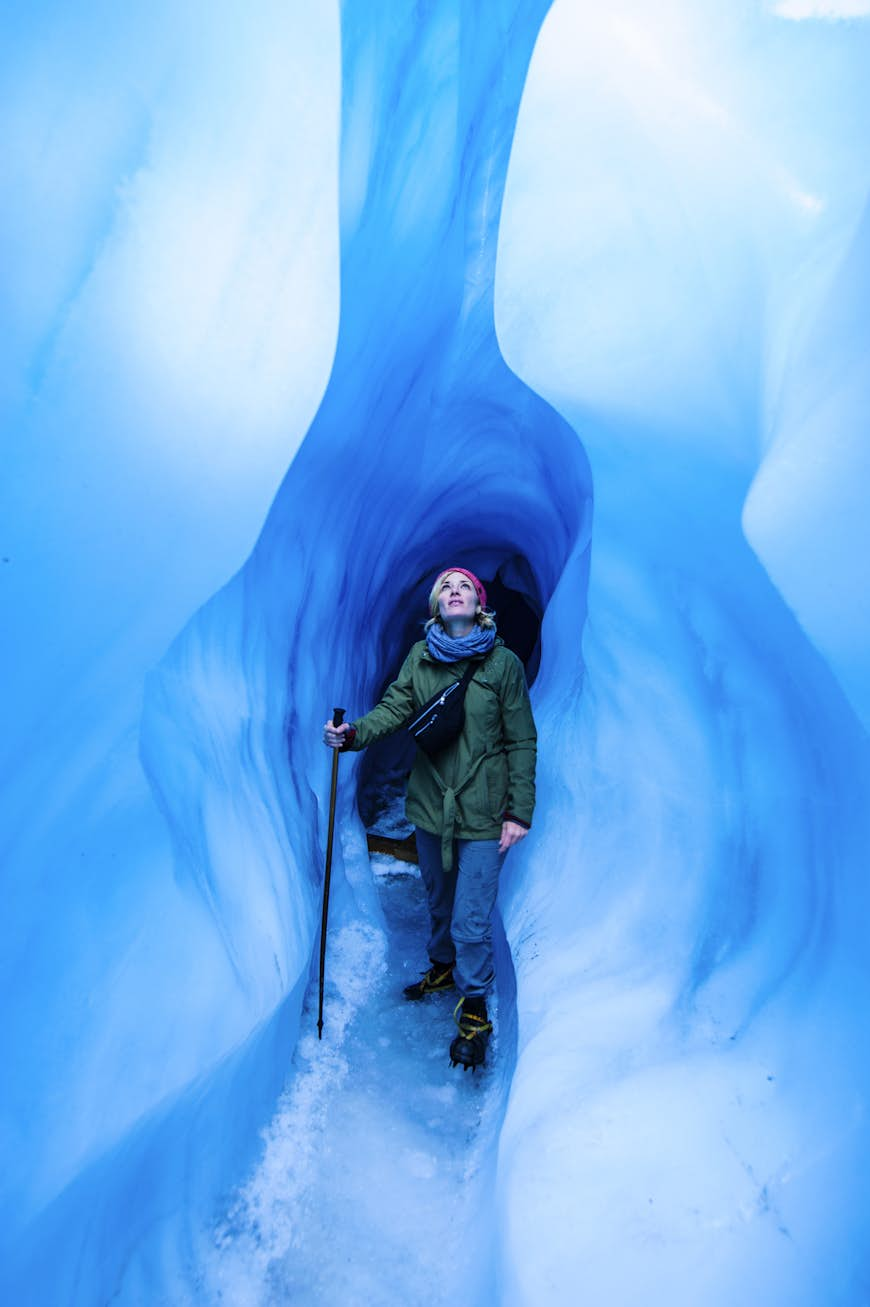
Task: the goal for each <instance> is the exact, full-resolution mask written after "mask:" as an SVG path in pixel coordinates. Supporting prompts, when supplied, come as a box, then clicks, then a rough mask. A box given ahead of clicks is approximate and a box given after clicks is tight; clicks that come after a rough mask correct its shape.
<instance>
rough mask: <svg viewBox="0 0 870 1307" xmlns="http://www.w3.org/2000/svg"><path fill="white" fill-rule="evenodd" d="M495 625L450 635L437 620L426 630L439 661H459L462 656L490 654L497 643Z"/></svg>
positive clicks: (429, 644)
mask: <svg viewBox="0 0 870 1307" xmlns="http://www.w3.org/2000/svg"><path fill="white" fill-rule="evenodd" d="M495 634H496V632H495V627H494V626H475V628H474V630H473V631H469V633H468V635H448V634H447V632H446V631H445V630H444V628H443V627H442V626H439V625H438V623H437V622H436V623H435V625H434V626H430V627H429V630H428V631H427V632H426V644H427V645H428V646H429V652H430V654H431V655H432V657H433V658H437V659H438V661H439V663H458V662H459V661H460V660H461V659H462V658H473V657H475V656H477V655H480V654H488V653H489V651H490V649H491V648H492V646H493V645H494V644H495Z"/></svg>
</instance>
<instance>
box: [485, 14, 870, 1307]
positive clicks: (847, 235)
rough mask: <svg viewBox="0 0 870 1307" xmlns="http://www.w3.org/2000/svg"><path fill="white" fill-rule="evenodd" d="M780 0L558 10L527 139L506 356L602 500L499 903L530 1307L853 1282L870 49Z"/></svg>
mask: <svg viewBox="0 0 870 1307" xmlns="http://www.w3.org/2000/svg"><path fill="white" fill-rule="evenodd" d="M797 8H798V7H797V6H785V5H781V6H777V7H773V6H771V7H769V8H768V9H766V10H765V9H762V8H761V7H755V6H738V7H734V6H723V5H718V4H708V3H704V4H701V5H692V6H688V5H683V4H666V3H665V4H659V5H656V6H654V7H650V6H647V5H642V4H634V3H618V4H616V5H613V6H608V7H607V10H606V11H601V10H595V9H592V8H590V7H588V6H583V5H570V4H567V3H564V2H563V3H559V4H556V5H555V6H554V8H553V10H552V12H551V14H550V15H549V17H548V19H547V21H546V23H545V25H544V29H543V32H542V35H541V38H540V41H539V43H538V47H537V49H536V52H535V56H534V58H533V61H532V65H531V69H530V74H529V81H528V84H527V88H526V92H525V96H524V101H523V107H522V110H521V114H520V119H519V125H518V131H517V136H516V141H515V146H514V153H513V156H512V160H511V168H510V173H509V177H508V183H507V189H506V197H505V212H504V218H503V224H502V231H501V237H500V252H499V264H498V271H497V279H496V286H497V296H496V308H497V324H498V330H499V340H500V343H501V346H502V348H503V351H504V354H505V357H506V359H507V360H508V362H509V363H510V364H511V365H512V366H513V367H514V368H515V369H516V370H517V371H518V373H519V374H520V375H522V376H523V377H524V378H525V379H526V380H527V381H529V382H530V383H531V384H532V385H533V386H534V387H535V389H537V390H539V391H540V393H542V394H543V395H544V396H545V397H547V398H549V399H550V400H551V401H552V402H553V403H554V404H555V405H556V406H557V407H558V408H559V409H560V411H561V412H563V413H564V414H565V416H566V417H567V418H568V419H569V420H570V421H572V422H573V423H574V425H575V426H576V428H577V430H578V432H579V433H580V434H581V435H582V438H583V441H584V445H585V447H586V449H587V452H588V453H589V456H590V461H591V465H592V471H593V479H594V485H595V505H596V508H595V532H594V542H593V561H592V569H591V574H590V588H589V620H588V623H587V628H586V633H585V636H584V645H583V648H584V661H585V664H586V682H585V687H584V691H583V695H582V698H579V699H578V698H574V697H573V696H570V695H569V696H566V694H565V689H566V678H567V675H568V674H567V663H568V659H567V652H566V650H565V647H564V643H563V639H562V637H561V629H562V627H563V623H564V622H565V620H566V613H567V607H568V605H567V603H563V601H562V593H561V589H560V590H557V592H556V594H555V596H554V598H553V600H552V601H551V604H550V608H549V610H548V613H547V618H546V621H545V626H544V648H545V656H544V663H543V667H542V680H541V683H540V684H539V685H538V686H536V696H537V697H536V700H535V703H536V712H537V713H538V716H539V719H540V720H542V722H543V724H544V725H543V746H542V759H543V762H542V766H543V769H544V776H545V779H544V788H545V791H546V793H547V795H548V800H547V804H546V806H545V809H544V811H543V812H542V814H541V818H540V819H539V821H538V823H537V837H536V842H535V845H534V846H533V847H532V848H528V849H524V850H523V854H522V856H523V858H524V859H525V864H526V865H525V867H524V874H523V875H522V876H521V877H519V878H517V880H516V881H515V882H514V884H513V885H512V886H511V889H510V891H509V895H508V897H507V898H506V901H505V909H506V925H507V928H508V935H509V938H510V940H511V942H512V944H513V945H514V952H515V961H516V966H517V993H518V1028H519V1038H520V1053H519V1061H518V1067H517V1071H516V1074H515V1077H514V1083H513V1092H512V1101H511V1106H510V1108H509V1112H508V1117H507V1121H506V1124H505V1128H504V1131H503V1135H502V1146H501V1173H500V1174H501V1181H502V1186H503V1188H502V1201H503V1203H504V1208H503V1211H504V1219H505V1261H504V1265H505V1283H506V1285H507V1286H508V1287H507V1289H506V1294H505V1301H507V1302H510V1303H512V1304H513V1303H532V1302H536V1301H542V1300H543V1297H544V1294H545V1292H546V1293H549V1294H550V1295H551V1300H553V1301H574V1300H576V1294H577V1292H578V1291H577V1286H578V1285H581V1286H582V1295H583V1297H584V1298H585V1300H586V1301H589V1302H608V1303H620V1304H622V1303H630V1302H638V1301H653V1302H661V1303H665V1302H666V1303H668V1304H676V1303H680V1304H683V1303H685V1304H687V1307H688V1304H695V1303H699V1302H700V1303H704V1304H720V1303H721V1304H723V1305H724V1304H730V1303H733V1302H736V1301H740V1300H742V1299H744V1298H747V1297H748V1298H749V1299H750V1300H756V1299H758V1300H761V1299H762V1298H763V1299H764V1300H765V1301H774V1302H777V1303H782V1304H785V1303H789V1304H793V1303H801V1304H803V1303H805V1304H807V1307H809V1305H810V1304H816V1303H825V1304H833V1303H838V1304H839V1303H842V1304H847V1303H854V1302H857V1301H861V1299H862V1297H864V1296H865V1295H866V1284H867V1275H868V1267H867V1261H866V1236H867V1225H866V1217H865V1213H866V1208H867V1190H866V1180H865V1175H866V1157H867V1143H868V1140H867V1131H866V1125H865V1120H866V1095H867V1085H868V1066H867V1058H866V1053H865V1047H864V1045H865V1041H864V1039H863V1036H862V1033H861V1032H862V1027H863V1021H864V1012H865V1011H866V1002H867V968H866V964H865V963H864V961H863V954H864V949H865V942H864V924H863V923H864V922H865V921H866V912H867V897H866V884H865V882H866V877H865V873H864V867H865V862H866V855H865V852H864V850H865V848H866V843H867V834H868V831H867V816H866V814H867V796H868V754H867V743H866V734H865V732H864V731H863V730H862V729H861V726H860V725H859V721H858V716H861V717H863V721H864V725H865V727H866V698H865V693H866V676H867V671H868V666H870V664H868V644H867V632H866V625H865V624H866V613H867V605H866V596H867V593H868V586H867V580H868V572H867V557H868V552H867V545H868V541H867V536H866V532H867V523H866V514H864V513H863V510H862V509H861V508H860V506H859V501H860V499H861V493H862V492H861V490H860V487H862V486H863V484H864V477H863V475H862V474H863V469H864V468H865V466H866V459H867V448H868V447H867V440H866V413H867V377H868V375H870V373H868V355H867V326H868V313H867V309H866V307H865V301H866V277H867V268H866V261H865V260H866V218H865V216H864V215H865V213H866V203H867V194H868V181H870V158H868V152H867V146H866V142H867V139H868V134H867V114H868V109H870V102H868V97H867V91H866V69H867V65H868V36H870V33H868V30H867V28H866V26H863V25H861V24H856V23H837V22H830V21H823V20H821V19H820V18H818V16H815V17H814V16H812V7H807V6H804V7H803V9H804V12H805V13H809V15H810V16H809V17H807V18H806V19H805V21H793V20H792V18H790V17H786V16H785V11H786V10H789V12H790V13H791V12H792V11H794V10H796V9H797ZM818 8H819V9H822V8H824V9H826V10H828V11H829V13H830V12H831V11H832V10H833V8H834V7H832V6H819V7H818ZM779 11H782V12H781V13H780V12H779ZM556 122H558V124H559V130H558V133H556V132H554V129H553V128H554V123H556ZM744 529H745V531H746V535H747V536H748V543H747V538H745V537H744ZM749 546H752V548H750V547H749ZM753 549H754V550H755V551H757V553H753ZM760 564H763V567H762V566H761V565H760ZM771 580H772V581H773V582H774V583H775V585H772V584H771ZM775 586H776V587H778V588H779V591H780V593H778V592H777V589H776V588H775ZM783 600H785V602H783ZM789 609H791V610H792V611H791V612H790V611H789ZM795 618H796V619H797V620H795ZM808 637H809V638H808ZM813 646H814V647H815V649H814V647H813ZM819 653H821V654H822V655H824V660H823V658H822V657H819ZM846 696H848V698H847V697H846ZM566 697H567V700H568V702H567V703H566ZM566 831H568V832H571V833H572V835H573V838H568V839H567V840H566V839H565V837H564V833H565V832H566ZM539 856H540V857H541V858H542V859H543V860H544V862H545V865H546V866H547V871H546V872H543V871H541V872H536V870H535V866H534V863H535V860H536V859H537V857H539Z"/></svg>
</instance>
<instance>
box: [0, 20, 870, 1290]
mask: <svg viewBox="0 0 870 1307" xmlns="http://www.w3.org/2000/svg"><path fill="white" fill-rule="evenodd" d="M850 8H851V10H852V12H851V13H847V12H846V11H845V10H843V11H842V12H840V13H839V14H838V12H837V6H836V5H835V4H833V3H832V4H830V5H822V4H821V3H819V4H811V3H809V2H807V3H805V4H799V3H791V2H790V0H782V2H781V3H778V4H774V3H769V4H762V3H759V4H757V5H741V6H736V7H735V6H730V5H729V6H726V5H724V4H723V3H721V2H717V3H713V0H702V3H701V4H689V3H688V2H687V0H668V2H664V0H663V3H661V4H658V5H656V6H654V7H651V6H648V5H643V4H641V3H639V0H617V3H615V4H613V5H610V6H608V7H607V10H606V12H603V11H601V10H599V9H596V8H593V7H591V6H588V5H586V4H581V3H568V2H567V0H556V3H555V5H553V7H552V9H549V6H548V5H547V4H546V3H543V2H542V3H531V0H529V2H528V3H520V2H519V0H494V2H493V3H492V4H488V5H486V6H483V5H480V6H471V5H465V4H459V3H457V2H456V0H453V2H452V3H451V2H448V0H436V2H435V3H432V4H430V5H425V6H420V5H411V4H407V5H404V4H400V5H395V4H386V3H376V4H367V5H362V4H360V3H356V2H355V0H348V2H347V3H345V4H344V5H343V6H342V9H341V13H340V15H339V14H338V13H337V12H335V11H333V10H332V9H326V8H324V9H323V10H322V12H318V13H316V14H314V13H312V12H310V10H309V9H308V8H307V7H305V6H302V5H301V4H300V5H295V6H293V5H291V6H278V5H276V4H274V3H268V2H267V0H262V2H261V3H255V4H253V5H251V6H246V7H245V11H244V13H242V12H241V11H240V9H238V8H237V7H236V6H233V5H227V6H224V7H223V9H222V10H221V11H220V13H219V14H217V15H215V14H214V12H213V11H211V10H210V11H209V13H208V15H206V12H205V8H204V7H201V6H198V5H196V4H194V5H192V6H186V7H185V12H184V14H183V15H182V14H179V13H177V12H172V11H171V9H170V7H168V6H167V7H165V8H162V7H161V6H159V5H158V6H152V7H150V8H149V9H148V10H147V12H146V10H145V9H144V8H141V7H138V6H135V5H134V6H133V7H132V8H129V9H128V10H125V13H124V15H122V16H120V15H115V16H113V17H112V18H111V19H110V20H108V22H106V21H104V16H101V14H100V13H98V11H97V8H96V6H94V7H92V8H88V9H86V11H85V12H83V14H82V16H81V19H80V21H79V22H78V23H77V24H76V25H72V24H71V23H70V20H69V19H68V18H67V17H65V16H64V14H63V13H62V12H61V11H60V9H55V8H53V7H52V6H45V7H44V10H41V11H40V14H39V16H38V19H37V17H36V16H35V17H34V18H33V21H32V22H30V21H29V20H28V19H26V18H24V17H22V18H21V19H20V20H18V21H17V23H16V24H15V25H13V27H12V29H11V32H10V40H9V53H8V54H7V55H6V56H4V60H5V62H4V65H3V75H4V78H5V80H6V82H7V84H8V86H9V90H10V93H9V96H8V97H7V102H8V104H9V106H10V108H9V112H8V114H7V116H6V126H5V128H4V130H5V133H6V136H7V144H8V145H9V146H10V148H9V149H8V150H7V151H6V152H5V153H6V157H7V160H8V162H7V164H6V165H5V166H6V167H7V168H8V169H9V170H10V175H11V181H12V182H14V186H12V185H10V186H9V187H7V188H5V189H6V190H7V191H8V193H9V194H11V195H13V196H15V197H17V198H16V199H15V200H13V202H12V203H11V204H10V205H9V207H8V209H7V212H6V213H5V214H4V217H3V220H2V221H3V234H4V241H5V242H6V245H7V248H8V250H9V251H10V253H9V257H8V263H9V269H10V275H9V278H8V282H7V289H6V291H5V295H4V301H3V306H2V313H3V321H4V326H5V328H6V336H7V338H8V340H9V349H8V351H7V358H6V362H5V364H4V371H3V373H2V377H0V385H2V390H0V397H2V403H3V406H4V429H5V430H7V431H8V433H9V438H8V441H7V440H6V439H5V438H4V446H5V447H7V448H8V453H7V459H6V469H5V472H6V475H5V477H4V480H5V485H4V489H3V505H2V520H0V528H2V531H3V533H4V539H3V563H2V569H3V571H2V578H0V579H2V583H3V585H4V587H5V589H6V594H5V595H4V606H5V609H6V611H7V612H8V614H9V625H8V630H9V632H14V640H13V639H11V638H9V637H8V636H7V639H6V640H5V641H4V646H5V647H4V686H5V689H6V690H7V693H8V701H9V709H10V711H9V723H10V724H9V726H8V728H7V732H6V737H5V740H4V742H3V755H2V767H3V778H4V781H3V785H4V790H3V793H4V797H3V801H2V813H3V829H2V841H3V845H2V847H3V851H4V856H3V861H4V916H5V924H4V928H3V950H2V967H3V984H2V993H3V1031H4V1034H3V1042H4V1048H5V1050H6V1053H7V1058H6V1061H7V1071H6V1074H5V1077H4V1089H3V1118H2V1127H0V1128H2V1139H3V1145H4V1156H5V1158H6V1165H5V1168H4V1172H5V1174H4V1179H3V1188H2V1194H3V1206H4V1217H3V1223H2V1224H3V1230H4V1239H3V1266H4V1271H3V1274H4V1277H5V1279H6V1280H7V1281H8V1285H9V1291H10V1292H14V1293H15V1295H16V1297H14V1298H10V1299H9V1300H10V1301H13V1300H17V1301H25V1300H26V1301H33V1302H39V1303H43V1302H44V1303H46V1304H47V1303H52V1304H56V1303H61V1302H63V1303H66V1302H70V1303H80V1304H91V1303H102V1302H107V1301H109V1300H112V1301H118V1302H128V1303H134V1302H136V1303H138V1302H142V1303H146V1302H147V1303H154V1302H163V1301H165V1302H172V1303H181V1302H185V1301H190V1302H196V1301H197V1300H199V1301H206V1296H205V1290H204V1288H203V1280H202V1278H201V1276H200V1275H199V1272H198V1268H197V1259H198V1256H199V1254H200V1251H201V1232H202V1230H203V1229H207V1228H208V1225H209V1222H210V1221H212V1220H213V1219H214V1218H215V1215H216V1213H217V1212H218V1211H219V1209H220V1203H221V1201H222V1200H223V1197H224V1196H225V1195H226V1194H227V1193H228V1192H229V1191H230V1190H231V1189H232V1187H233V1185H235V1184H238V1183H239V1182H240V1181H241V1179H242V1178H243V1176H244V1174H245V1172H246V1170H247V1168H249V1167H250V1165H251V1164H252V1162H253V1159H254V1158H255V1156H256V1151H257V1146H258V1145H257V1131H258V1129H259V1127H260V1126H261V1125H262V1124H263V1123H264V1122H265V1121H266V1120H267V1119H268V1117H269V1115H270V1112H271V1110H272V1107H273V1105H274V1102H275V1099H276V1096H277V1094H278V1092H279V1090H280V1088H281V1084H282V1080H283V1077H284V1074H285V1071H286V1067H287V1050H288V1048H291V1047H292V1045H293V1043H294V1041H295V1038H296V1034H297V1032H298V1027H299V1018H300V1009H301V1003H302V995H303V992H304V989H305V986H306V984H307V981H308V978H309V971H310V965H311V955H312V947H313V945H314V941H315V937H316V928H317V911H318V894H319V886H320V875H321V868H322V859H323V845H324V838H325V805H324V799H325V793H326V789H327V784H328V781H327V774H328V760H327V759H326V758H325V757H324V750H323V748H322V745H321V744H320V738H319V735H320V732H319V728H320V725H321V723H322V721H323V719H324V717H325V715H326V713H327V711H328V709H329V707H330V706H331V704H332V701H333V699H336V698H337V697H338V696H339V695H340V697H341V698H342V699H343V700H344V701H345V702H346V703H347V705H348V707H349V708H350V709H351V711H352V712H359V711H361V710H362V709H363V708H364V707H365V706H367V705H368V704H369V703H370V702H371V701H372V699H373V698H374V696H375V695H376V694H377V693H378V691H379V689H380V687H381V685H382V684H383V680H384V677H385V675H386V674H387V672H388V670H389V669H390V668H392V667H394V666H395V665H396V663H397V661H398V659H399V658H400V657H401V654H402V652H403V650H404V648H405V647H406V645H407V643H408V641H409V640H410V638H412V637H413V634H414V615H415V614H416V613H417V612H419V611H420V609H421V607H422V604H423V601H424V599H425V594H426V591H427V585H428V583H429V581H430V579H431V576H432V573H433V571H434V570H436V569H437V568H438V567H440V566H441V565H442V564H443V563H444V562H445V561H449V560H451V559H454V560H455V559H459V558H461V559H464V560H466V562H467V564H468V565H469V566H472V567H474V568H475V570H477V571H478V572H479V573H480V574H481V575H482V576H484V577H485V578H487V579H488V580H498V581H500V582H501V584H502V585H504V586H505V587H506V588H508V589H510V590H512V591H514V592H515V593H517V594H520V595H521V596H522V597H523V599H524V601H525V602H526V603H527V605H528V606H529V608H530V609H531V610H532V611H533V612H535V613H536V614H537V616H538V617H539V618H540V620H541V642H540V666H539V668H538V669H537V675H536V678H535V683H534V686H533V692H532V693H533V702H534V706H535V713H536V717H537V720H538V723H539V729H540V744H541V749H540V774H539V808H538V815H537V817H536V821H535V827H534V835H533V838H531V839H530V840H529V841H527V842H526V845H525V846H524V847H523V848H522V849H521V850H518V851H516V852H515V853H513V854H512V855H511V858H510V860H509V863H508V864H507V868H506V873H505V877H504V883H503V889H502V895H501V911H502V917H503V921H504V927H505V932H506V936H507V940H508V943H509V945H510V949H511V955H512V959H513V967H514V970H515V973H516V1012H515V1021H516V1032H517V1037H516V1061H515V1065H512V1066H510V1067H509V1068H506V1070H507V1072H508V1073H510V1075H511V1079H510V1090H509V1094H508V1098H507V1108H506V1113H505V1117H504V1121H503V1124H502V1128H501V1133H500V1137H499V1140H498V1153H497V1170H496V1179H495V1191H494V1207H493V1220H494V1222H495V1227H496V1237H495V1254H494V1264H493V1267H492V1277H491V1284H490V1289H489V1293H490V1297H491V1300H492V1301H496V1300H497V1301H501V1302H503V1303H505V1304H511V1305H513V1304H535V1303H539V1302H544V1301H546V1302H550V1303H551V1302H564V1303H569V1302H575V1301H578V1297H577V1293H578V1286H581V1288H582V1295H583V1297H582V1300H583V1301H588V1302H590V1303H604V1302H607V1303H609V1304H613V1303H629V1302H636V1301H638V1300H644V1301H653V1302H660V1303H663V1304H664V1303H667V1304H679V1303H686V1304H690V1303H691V1304H698V1303H703V1304H710V1305H711V1307H718V1305H719V1304H723V1307H724V1304H732V1303H733V1302H735V1301H737V1300H744V1301H745V1300H749V1301H755V1300H761V1298H762V1296H763V1299H764V1301H765V1302H772V1303H781V1304H783V1305H785V1304H788V1305H789V1307H793V1305H794V1304H807V1307H810V1305H811V1304H812V1307H818V1305H819V1304H821V1303H824V1304H843V1305H844V1307H845V1305H846V1304H850V1305H851V1304H854V1303H857V1302H860V1301H863V1299H864V1297H865V1296H866V1294H867V1292H868V1280H870V1268H868V1266H867V1261H866V1251H865V1249H866V1242H867V1240H866V1217H865V1216H864V1213H865V1212H866V1210H867V1207H868V1201H867V1199H868V1194H867V1184H866V1181H865V1179H864V1176H865V1173H866V1170H867V1160H868V1140H867V1127H866V1105H867V1089H868V1083H867V1072H868V1067H867V1054H866V1051H865V1048H864V1044H863V1037H862V1032H863V1020H864V1013H865V1011H866V1005H867V998H868V993H867V990H868V973H867V965H866V962H865V959H864V954H865V941H864V934H865V929H866V927H865V923H866V920H867V891H866V887H865V879H866V877H865V870H864V869H865V865H866V852H865V851H866V848H867V836H868V829H867V827H868V817H867V811H868V797H870V794H868V789H870V785H868V782H870V774H868V744H867V727H868V722H870V668H868V635H870V632H868V621H870V618H868V612H870V606H868V604H867V594H868V575H867V570H868V563H867V558H868V557H870V548H868V546H870V540H868V526H867V521H866V513H865V512H864V507H863V486H864V485H865V484H866V472H867V470H868V461H870V453H868V441H867V434H866V433H867V419H868V407H870V406H868V398H870V396H868V388H870V369H868V346H870V314H868V310H867V308H866V300H867V296H866V292H865V291H864V287H866V284H867V281H868V274H870V225H868V216H867V214H868V209H867V196H868V180H870V158H868V153H867V149H866V144H865V142H866V140H867V139H868V137H870V133H868V125H870V124H868V121H867V120H868V117H870V96H868V93H867V91H866V89H865V83H866V69H867V64H868V57H870V27H868V24H867V21H866V16H864V17H862V15H861V13H860V10H861V6H860V4H859V5H852V6H850ZM548 9H549V12H548ZM200 10H202V12H200ZM207 17H208V19H209V21H206V18H207ZM339 127H340V132H339ZM339 140H340V151H339ZM336 178H338V182H337V183H336ZM58 214H59V215H60V216H61V217H62V218H63V221H62V222H61V221H58V220H57V217H58ZM303 437H304V438H303ZM297 445H298V448H297ZM4 452H6V450H4ZM593 491H594V504H595V512H594V523H593V514H592V503H593ZM270 503H271V506H270ZM227 578H231V579H227ZM344 761H347V762H348V766H347V767H345V768H344V778H345V783H344V785H343V788H342V797H341V810H340V813H339V818H340V823H341V831H342V839H341V847H340V849H339V854H338V866H337V880H336V887H335V902H334V916H335V921H336V924H337V925H338V926H339V927H340V925H341V924H342V923H346V922H350V921H366V920H375V919H376V918H377V912H378V909H377V904H376V901H375V895H374V891H373V889H372V886H371V881H370V876H369V871H368V864H367V860H366V857H365V846H364V840H363V836H362V829H361V826H360V823H359V819H358V817H357V815H356V810H355V805H354V781H355V779H356V770H355V769H356V768H357V767H358V763H357V762H351V761H349V760H344ZM22 1286H27V1296H26V1297H22V1296H21V1294H22V1292H23V1288H22ZM493 1286H495V1287H493ZM7 1296H8V1295H7ZM424 1299H425V1295H422V1296H421V1301H422V1300H424Z"/></svg>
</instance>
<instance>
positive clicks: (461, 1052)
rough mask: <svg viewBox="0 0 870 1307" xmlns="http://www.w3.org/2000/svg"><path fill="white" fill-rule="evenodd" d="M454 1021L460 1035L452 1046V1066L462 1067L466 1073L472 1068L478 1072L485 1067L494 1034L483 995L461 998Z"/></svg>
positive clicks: (454, 1014)
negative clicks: (488, 1042) (489, 1043)
mask: <svg viewBox="0 0 870 1307" xmlns="http://www.w3.org/2000/svg"><path fill="white" fill-rule="evenodd" d="M453 1019H454V1021H455V1022H456V1024H457V1026H458V1027H459V1034H458V1035H457V1036H456V1037H455V1039H454V1040H453V1043H452V1044H451V1045H450V1065H451V1066H460V1065H461V1066H462V1069H463V1070H464V1071H467V1070H468V1068H469V1067H471V1069H472V1071H476V1070H477V1068H478V1067H479V1066H483V1063H484V1060H485V1058H486V1044H487V1040H488V1039H489V1036H490V1034H491V1033H492V1022H491V1021H490V1019H489V1016H488V1015H487V1011H486V999H485V998H484V997H483V996H482V995H474V996H473V997H471V998H461V999H460V1000H459V1002H458V1003H457V1004H456V1010H455V1011H454V1013H453Z"/></svg>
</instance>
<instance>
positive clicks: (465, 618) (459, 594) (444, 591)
mask: <svg viewBox="0 0 870 1307" xmlns="http://www.w3.org/2000/svg"><path fill="white" fill-rule="evenodd" d="M438 612H439V613H440V614H441V620H442V622H444V624H445V625H446V624H447V623H448V622H450V623H456V624H457V625H458V624H460V623H461V624H462V625H463V626H472V625H473V624H474V617H475V614H476V612H477V591H476V590H475V588H474V586H473V585H472V584H471V582H470V581H469V579H468V577H467V576H463V574H462V573H461V572H448V573H447V575H446V576H442V578H441V581H440V583H439V586H438Z"/></svg>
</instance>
